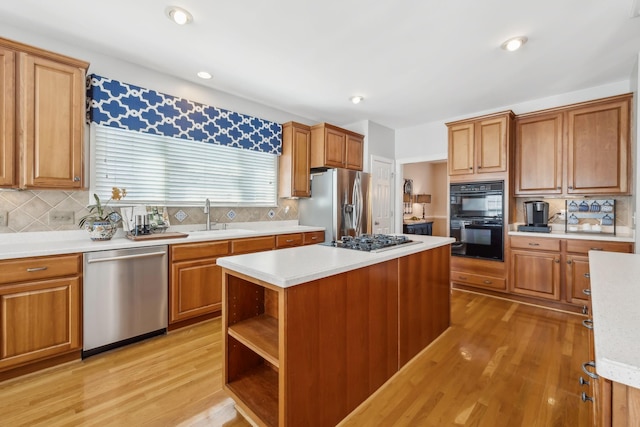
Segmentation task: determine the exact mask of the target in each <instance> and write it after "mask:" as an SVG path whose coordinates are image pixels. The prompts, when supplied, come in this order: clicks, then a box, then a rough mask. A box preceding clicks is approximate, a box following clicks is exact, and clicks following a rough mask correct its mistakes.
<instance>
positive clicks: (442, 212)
mask: <svg viewBox="0 0 640 427" xmlns="http://www.w3.org/2000/svg"><path fill="white" fill-rule="evenodd" d="M401 177H402V179H400V182H404V181H405V180H409V179H410V180H411V181H412V186H411V187H412V197H411V198H410V201H409V203H408V208H409V209H408V210H407V211H406V213H404V214H403V218H402V219H403V221H402V222H403V224H404V223H415V222H421V221H427V222H433V225H432V230H433V233H432V234H433V235H434V236H443V237H447V236H449V225H448V209H449V203H448V202H449V200H448V185H449V183H448V182H449V177H448V170H447V161H446V160H434V161H425V162H417V163H405V164H403V165H401ZM425 196H430V197H425ZM420 202H423V203H420Z"/></svg>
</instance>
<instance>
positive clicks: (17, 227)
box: [0, 190, 298, 233]
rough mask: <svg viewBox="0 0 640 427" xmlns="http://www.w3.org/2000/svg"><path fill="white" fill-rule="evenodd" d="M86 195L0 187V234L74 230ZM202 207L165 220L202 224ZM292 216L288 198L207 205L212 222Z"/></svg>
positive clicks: (294, 210) (293, 205) (173, 211)
mask: <svg viewBox="0 0 640 427" xmlns="http://www.w3.org/2000/svg"><path fill="white" fill-rule="evenodd" d="M89 196H90V195H89V191H58V190H34V191H29V190H25V191H16V190H0V233H17V232H27V231H59V230H77V229H78V220H79V218H81V217H82V216H84V215H86V214H88V213H89V212H88V211H87V209H86V206H87V205H88V204H90V202H89ZM203 208H204V201H203V205H202V207H194V206H190V207H168V208H167V211H168V213H169V221H170V223H171V225H191V224H204V223H205V221H206V215H205V214H204V209H203ZM231 211H233V212H232V214H231ZM179 212H180V213H179ZM179 219H182V221H180V220H179ZM296 219H298V202H297V201H296V200H289V199H278V206H277V207H265V208H249V207H237V206H234V207H211V221H212V223H213V222H214V221H215V222H218V223H231V222H255V221H270V220H272V221H284V220H296Z"/></svg>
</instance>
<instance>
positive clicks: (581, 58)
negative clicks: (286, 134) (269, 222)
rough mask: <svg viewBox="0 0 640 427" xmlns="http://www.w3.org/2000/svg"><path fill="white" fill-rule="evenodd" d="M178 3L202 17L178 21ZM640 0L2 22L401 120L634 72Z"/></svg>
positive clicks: (72, 10) (300, 4)
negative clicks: (182, 12) (509, 42)
mask: <svg viewBox="0 0 640 427" xmlns="http://www.w3.org/2000/svg"><path fill="white" fill-rule="evenodd" d="M172 4H173V5H177V6H181V7H184V8H186V9H188V10H189V11H190V12H191V13H192V14H193V16H194V21H193V23H191V24H190V25H188V26H182V27H181V26H178V25H176V24H173V23H172V22H170V21H169V20H168V19H167V18H166V17H165V8H166V7H167V6H168V5H172ZM633 4H634V0H534V1H531V0H528V1H523V0H446V1H445V0H441V1H435V0H394V1H390V0H379V1H376V2H373V1H370V0H322V1H314V2H311V1H304V0H302V1H300V0H272V1H266V0H226V1H221V0H217V1H214V0H175V1H171V0H109V1H87V0H56V1H49V0H13V1H8V0H7V1H3V2H1V3H0V36H2V26H1V23H3V22H4V23H6V24H10V25H12V26H14V27H18V28H23V29H26V30H28V31H33V32H35V33H38V34H41V35H45V36H47V37H52V38H55V39H57V40H60V41H63V42H66V43H69V44H72V45H77V46H80V47H83V48H87V47H88V48H90V49H92V50H94V51H97V52H99V53H101V54H106V55H110V56H113V57H117V58H120V59H123V60H126V61H129V62H133V63H136V64H139V65H141V66H144V67H149V68H152V69H155V70H158V71H160V72H163V73H166V74H169V75H173V76H177V77H179V78H182V79H185V80H190V81H194V82H198V83H199V84H202V85H205V86H209V87H212V88H215V89H217V90H221V91H224V92H227V93H231V94H234V95H237V96H240V97H243V98H247V99H250V100H253V101H257V102H259V103H262V104H266V105H269V106H272V107H275V108H279V109H281V110H284V111H289V112H291V113H293V114H296V115H299V116H303V117H307V118H309V119H312V120H317V121H329V122H332V123H335V124H339V125H343V124H348V123H352V122H355V121H359V120H364V119H368V120H371V121H374V122H376V123H379V124H382V125H384V126H388V127H391V128H395V129H399V128H403V127H409V126H414V125H417V124H421V123H427V122H431V121H435V120H440V119H446V118H450V117H457V116H463V115H466V114H472V113H474V112H478V111H484V110H491V109H494V108H500V107H504V106H509V105H513V104H517V103H520V102H525V101H529V100H533V99H538V98H543V97H547V96H551V95H556V94H560V93H565V92H571V91H575V90H580V89H585V88H589V87H594V86H599V85H603V84H607V83H613V82H619V81H623V80H627V79H629V78H630V76H631V72H632V69H633V67H634V64H635V63H636V61H637V58H638V53H639V52H640V18H631V10H632V6H633ZM516 35H526V36H527V37H528V38H529V42H528V43H527V44H526V45H525V46H524V48H523V49H522V50H521V51H519V52H515V53H507V52H506V51H504V50H502V49H500V47H499V46H500V44H501V43H502V42H503V41H504V40H506V39H508V38H509V37H512V36H516ZM200 70H208V71H209V72H211V73H212V74H213V76H214V77H213V79H212V80H209V81H202V80H199V79H198V78H197V77H195V73H196V72H197V71H200ZM356 94H358V95H363V96H364V97H365V101H364V102H362V103H361V104H359V105H352V104H351V103H350V102H349V97H350V96H352V95H356Z"/></svg>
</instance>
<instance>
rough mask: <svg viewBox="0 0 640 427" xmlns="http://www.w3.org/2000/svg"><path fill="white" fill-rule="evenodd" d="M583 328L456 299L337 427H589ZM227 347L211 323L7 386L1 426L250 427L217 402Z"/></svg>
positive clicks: (565, 318)
mask: <svg viewBox="0 0 640 427" xmlns="http://www.w3.org/2000/svg"><path fill="white" fill-rule="evenodd" d="M581 320H582V318H581V317H579V316H575V315H571V314H566V313H560V312H555V311H550V310H546V309H541V308H536V307H531V306H527V305H521V304H517V303H512V302H508V301H503V300H499V299H495V298H489V297H485V296H480V295H476V294H471V293H466V292H461V291H454V292H453V297H452V327H451V328H449V330H447V332H445V334H443V335H442V336H441V337H440V338H439V339H438V341H437V342H436V343H434V344H433V345H431V346H430V347H428V348H427V349H426V350H425V351H424V352H423V353H421V354H420V355H419V356H418V357H417V358H416V359H414V360H413V361H411V362H410V363H409V365H407V366H406V367H405V369H403V370H402V371H401V372H400V373H398V374H397V375H396V376H395V377H394V378H392V380H391V381H390V382H388V383H387V384H386V385H385V386H383V387H382V388H381V389H380V390H378V392H377V393H376V394H375V395H374V396H373V397H372V398H371V399H370V400H368V401H366V402H365V403H363V404H362V405H361V406H360V407H359V408H358V409H356V410H355V411H354V412H353V413H352V414H351V415H350V416H349V417H347V418H346V419H345V420H344V421H343V423H342V425H343V426H345V427H346V426H349V427H351V426H358V427H361V426H425V427H427V426H491V427H500V426H505V427H507V426H508V427H511V426H527V427H530V426H540V427H542V426H545V427H547V426H563V427H564V426H567V427H568V426H571V427H574V426H588V425H589V422H588V418H587V417H588V414H587V409H588V406H587V404H584V403H582V402H581V401H580V397H579V392H580V391H581V390H580V388H579V385H578V381H577V377H578V375H579V374H578V372H579V367H580V364H581V363H582V362H584V361H585V360H586V359H585V358H586V355H587V345H588V343H587V334H586V329H585V328H583V327H582V325H581V324H580V322H581ZM220 337H221V322H220V320H219V319H216V320H213V321H209V322H206V323H203V324H199V325H196V326H193V327H190V328H186V329H183V330H179V331H176V332H173V333H170V334H169V335H167V336H166V337H158V338H154V339H151V340H148V341H145V342H143V343H139V344H134V345H132V346H129V347H126V348H122V349H118V350H114V351H111V352H109V353H104V354H101V355H97V356H93V357H90V358H88V359H86V360H84V361H77V362H71V363H68V364H66V365H63V366H60V367H56V368H52V369H49V370H47V371H44V372H40V373H35V374H31V375H28V376H26V377H22V378H18V379H14V380H9V381H5V382H3V383H0V425H1V426H11V427H13V426H37V425H42V426H78V425H83V426H85V425H86V426H94V425H96V426H97V425H99V426H120V425H127V426H142V425H148V426H176V425H180V426H249V424H248V423H247V422H246V421H245V420H244V419H243V418H242V417H241V416H240V415H238V414H237V413H236V411H235V409H234V406H233V401H232V400H231V399H229V398H228V396H226V394H225V393H224V392H223V391H222V390H221V366H220V365H221V352H220V350H221V343H220ZM309 398H310V399H311V398H313V396H310V397H309ZM296 427H297V426H296Z"/></svg>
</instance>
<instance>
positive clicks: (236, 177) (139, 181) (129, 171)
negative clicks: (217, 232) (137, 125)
mask: <svg viewBox="0 0 640 427" xmlns="http://www.w3.org/2000/svg"><path fill="white" fill-rule="evenodd" d="M91 140H92V141H93V160H92V161H93V165H94V167H93V168H92V170H93V173H94V175H93V176H92V181H91V187H92V193H96V194H98V196H100V198H104V199H105V200H108V199H109V197H110V195H111V189H112V187H120V188H126V189H127V198H126V202H133V203H146V204H159V205H165V206H189V205H200V204H202V202H203V201H204V199H206V198H208V199H210V200H211V204H212V205H215V206H276V205H277V191H278V190H277V172H278V170H277V160H278V157H277V155H275V154H269V153H262V152H257V151H250V150H243V149H239V148H231V147H226V146H221V145H215V144H207V143H204V142H195V141H187V140H183V139H178V138H171V137H166V136H160V135H153V134H147V133H140V132H134V131H130V130H123V129H118V128H113V127H106V126H100V125H96V124H92V125H91Z"/></svg>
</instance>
